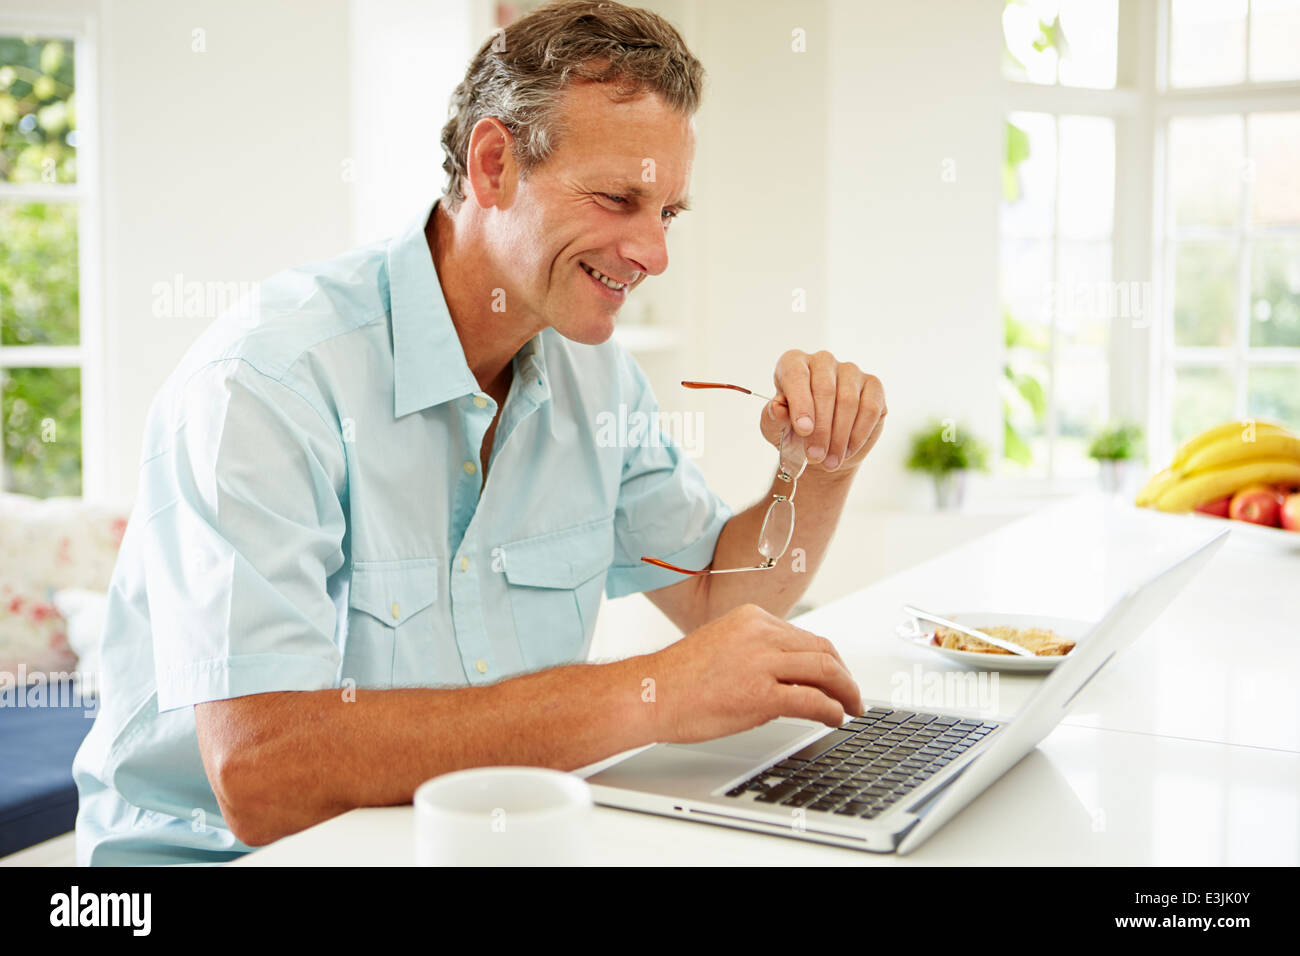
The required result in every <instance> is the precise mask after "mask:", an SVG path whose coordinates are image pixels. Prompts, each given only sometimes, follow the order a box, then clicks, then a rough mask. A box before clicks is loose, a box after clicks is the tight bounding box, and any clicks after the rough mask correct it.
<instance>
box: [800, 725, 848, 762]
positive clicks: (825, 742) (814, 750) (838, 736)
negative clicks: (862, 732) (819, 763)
mask: <svg viewBox="0 0 1300 956" xmlns="http://www.w3.org/2000/svg"><path fill="white" fill-rule="evenodd" d="M852 736H853V731H851V730H832V731H831V732H830V733H828V734H823V735H822V736H820V737H818V738H817V739H816V740H814V741H813V742H812V743H810V744H808V745H807V746H806V747H804V748H803V749H802V750H800V751H798V752H797V753H792V754H791V755H790V757H789V759H791V760H815V759H816V758H817V757H820V756H821V755H822V754H824V753H826V751H828V750H830V749H831V748H832V747H838V746H839V745H840V744H842V743H844V741H846V740H848V739H849V738H850V737H852Z"/></svg>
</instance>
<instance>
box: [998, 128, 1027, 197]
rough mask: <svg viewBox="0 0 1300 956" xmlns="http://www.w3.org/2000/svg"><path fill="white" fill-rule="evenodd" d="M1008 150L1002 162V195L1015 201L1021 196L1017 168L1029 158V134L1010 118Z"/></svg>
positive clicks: (1007, 131) (1007, 130) (1007, 133)
mask: <svg viewBox="0 0 1300 956" xmlns="http://www.w3.org/2000/svg"><path fill="white" fill-rule="evenodd" d="M1006 138H1007V151H1006V156H1005V157H1004V158H1003V162H1002V196H1003V198H1004V199H1006V201H1007V202H1009V203H1013V202H1016V201H1017V200H1018V199H1019V198H1020V180H1019V178H1018V177H1017V170H1018V169H1019V167H1020V164H1021V163H1023V162H1024V161H1025V160H1026V159H1028V158H1029V134H1028V133H1026V132H1025V131H1024V130H1022V129H1021V128H1020V127H1019V126H1017V125H1016V124H1015V123H1013V122H1011V121H1010V120H1007V121H1006Z"/></svg>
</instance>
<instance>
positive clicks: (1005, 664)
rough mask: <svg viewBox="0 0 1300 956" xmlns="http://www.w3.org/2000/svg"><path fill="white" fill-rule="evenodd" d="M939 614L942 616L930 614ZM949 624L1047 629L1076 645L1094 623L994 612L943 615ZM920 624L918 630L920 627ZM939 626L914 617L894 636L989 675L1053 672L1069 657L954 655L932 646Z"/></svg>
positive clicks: (903, 622)
mask: <svg viewBox="0 0 1300 956" xmlns="http://www.w3.org/2000/svg"><path fill="white" fill-rule="evenodd" d="M931 613H936V614H938V613H939V612H937V611H935V612H931ZM940 617H946V618H947V619H948V620H950V621H956V622H957V623H958V624H965V625H966V626H967V627H973V628H975V629H977V630H982V629H984V628H986V627H997V626H998V625H1004V626H1006V627H1022V628H1023V627H1045V628H1047V629H1048V630H1052V631H1055V632H1056V633H1057V634H1060V635H1061V636H1062V637H1065V638H1069V639H1070V640H1073V641H1075V642H1076V643H1077V642H1079V641H1081V640H1082V639H1083V636H1084V635H1085V634H1087V633H1088V632H1089V631H1090V630H1092V622H1090V621H1080V620H1076V619H1074V618H1069V617H1043V616H1042V615H1041V614H998V613H996V612H992V611H970V612H967V613H953V614H940ZM918 624H919V627H918ZM935 626H936V625H934V624H931V623H929V622H928V621H921V622H918V621H917V620H916V619H915V618H914V617H912V615H910V614H909V615H907V617H906V618H905V619H904V620H903V621H902V622H901V623H900V624H899V625H898V627H897V628H895V633H896V634H898V636H899V637H900V638H902V639H903V640H904V641H906V642H907V643H909V644H915V645H916V646H918V647H924V648H926V649H927V650H930V651H933V652H934V653H936V654H940V655H942V656H943V657H946V658H948V659H949V660H951V661H956V662H957V663H959V664H967V665H969V666H971V667H976V668H979V669H980V670H986V671H1019V672H1022V673H1025V672H1029V673H1042V672H1046V671H1050V670H1051V669H1052V668H1053V667H1055V666H1056V665H1057V664H1059V663H1061V661H1063V660H1065V659H1066V658H1067V657H1069V656H1070V655H1069V654H1066V655H1065V656H1064V657H1021V656H1020V655H1018V654H981V653H980V652H979V651H955V650H951V649H949V648H946V647H935V646H934V645H933V644H931V643H930V638H929V635H930V634H932V633H934V628H935Z"/></svg>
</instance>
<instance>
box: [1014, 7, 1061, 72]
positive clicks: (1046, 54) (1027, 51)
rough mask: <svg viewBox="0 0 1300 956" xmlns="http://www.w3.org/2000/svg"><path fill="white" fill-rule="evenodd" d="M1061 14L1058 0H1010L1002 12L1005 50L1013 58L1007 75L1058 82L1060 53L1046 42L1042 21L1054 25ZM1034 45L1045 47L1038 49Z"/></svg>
mask: <svg viewBox="0 0 1300 956" xmlns="http://www.w3.org/2000/svg"><path fill="white" fill-rule="evenodd" d="M1058 13H1059V3H1058V2H1057V0H1025V2H1008V3H1007V4H1006V6H1005V7H1004V9H1003V11H1002V36H1003V39H1004V40H1005V41H1006V50H1007V52H1008V53H1009V54H1010V55H1011V57H1013V58H1014V62H1012V63H1010V64H1007V68H1006V69H1005V70H1004V74H1005V75H1006V76H1007V77H1008V78H1009V79H1013V80H1027V81H1029V82H1030V83H1055V82H1056V66H1057V60H1058V56H1057V52H1056V49H1055V47H1054V46H1052V45H1050V44H1043V43H1042V40H1043V27H1042V24H1053V23H1055V22H1056V18H1057V14H1058ZM1035 44H1037V45H1039V46H1042V47H1043V48H1042V49H1041V50H1039V49H1035Z"/></svg>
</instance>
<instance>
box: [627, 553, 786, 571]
mask: <svg viewBox="0 0 1300 956" xmlns="http://www.w3.org/2000/svg"><path fill="white" fill-rule="evenodd" d="M641 560H642V561H644V562H645V563H646V564H653V565H654V566H655V567H659V568H667V569H668V570H669V571H676V572H677V573H678V574H734V573H735V572H737V571H766V570H768V569H769V568H771V567H772V566H773V564H775V562H773V564H760V565H758V566H757V567H753V568H701V569H700V570H698V571H692V570H690V569H689V568H679V567H678V566H677V565H675V564H669V563H668V562H667V561H660V560H659V559H658V558H647V557H642V558H641Z"/></svg>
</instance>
